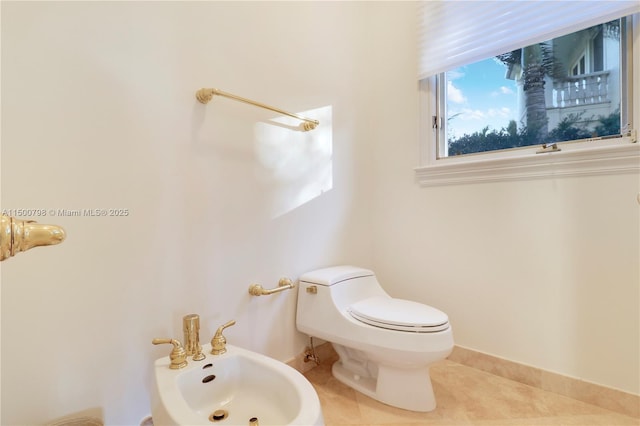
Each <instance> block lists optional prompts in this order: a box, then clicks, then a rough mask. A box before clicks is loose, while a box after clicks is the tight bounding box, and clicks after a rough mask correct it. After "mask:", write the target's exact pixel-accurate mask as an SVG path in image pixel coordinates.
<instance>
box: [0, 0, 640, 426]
mask: <svg viewBox="0 0 640 426" xmlns="http://www.w3.org/2000/svg"><path fill="white" fill-rule="evenodd" d="M1 7H2V90H3V92H2V185H3V186H2V208H4V209H7V208H19V207H26V208H47V209H48V208H55V209H58V208H67V209H82V208H110V207H121V208H128V209H129V210H130V211H131V214H130V215H129V216H128V217H126V218H116V217H114V218H104V217H101V218H95V217H44V218H42V219H41V222H47V221H49V222H52V223H58V224H60V225H63V226H64V227H65V228H66V230H67V232H68V239H67V241H65V242H64V243H63V244H62V245H61V246H58V247H52V248H39V249H33V250H32V251H30V252H28V253H24V254H19V255H18V256H17V257H15V258H13V259H10V260H8V261H7V262H3V265H2V311H1V312H2V368H1V370H2V391H3V392H2V409H3V411H2V424H3V425H4V424H6V425H11V424H37V423H42V422H45V421H47V420H50V419H52V418H55V417H58V416H62V415H65V414H70V413H74V412H79V411H81V410H86V409H91V408H94V409H95V410H96V411H99V412H102V414H103V415H104V418H105V421H106V423H107V424H114V425H124V424H137V422H139V420H140V419H141V418H142V417H143V416H144V415H146V414H147V413H148V411H149V408H148V399H149V396H148V392H149V386H150V373H151V370H150V367H151V363H152V361H153V360H154V359H155V358H158V357H160V356H164V355H165V354H167V353H168V349H169V348H166V347H165V348H162V347H154V346H152V345H151V344H150V340H151V339H152V338H153V337H169V336H172V337H181V334H182V331H181V318H182V316H183V315H185V314H187V313H191V312H195V313H199V314H200V315H201V318H202V332H201V336H202V339H203V340H204V341H206V340H207V339H209V338H210V337H211V335H212V333H213V331H214V330H215V328H216V327H217V326H219V325H220V324H222V323H224V322H226V321H227V320H229V319H232V318H233V319H236V320H237V321H238V324H237V325H235V326H234V327H232V328H230V329H228V331H227V333H226V335H227V337H228V339H229V341H230V342H231V343H235V344H238V345H241V346H245V347H248V348H251V349H254V350H257V351H260V352H263V353H266V354H268V355H271V356H273V357H275V358H277V359H281V360H288V359H290V358H291V357H292V356H294V355H295V354H296V353H298V352H299V351H301V350H302V347H303V346H304V344H305V343H306V340H305V337H304V336H301V335H299V334H298V333H297V332H296V331H295V325H294V315H295V314H294V309H295V294H294V293H293V292H289V293H285V294H281V295H278V296H272V297H269V298H251V297H249V296H248V295H247V288H248V285H249V284H250V283H252V282H259V283H262V284H264V285H265V286H275V285H276V283H277V280H278V278H279V277H281V276H283V275H288V276H290V277H291V278H296V277H297V276H298V275H299V274H300V273H302V272H304V271H306V270H309V269H311V268H315V267H319V266H325V265H329V264H334V263H339V262H349V263H354V264H360V265H363V266H367V267H373V268H374V269H375V270H376V271H377V273H378V275H379V277H380V280H381V282H382V283H383V285H384V287H386V288H387V290H388V291H389V292H390V293H391V294H393V295H394V296H398V297H407V298H413V299H416V300H419V301H422V302H426V303H430V304H432V305H434V306H437V307H439V308H441V309H443V310H444V311H446V312H447V313H448V314H449V316H450V318H451V321H452V323H453V327H454V336H455V339H456V342H457V343H458V344H459V345H462V346H466V347H469V348H471V349H475V350H480V351H484V352H488V353H491V354H494V355H497V356H501V357H504V358H508V359H512V360H514V361H517V362H524V363H529V364H532V365H534V366H537V367H540V368H545V369H549V370H553V371H557V372H559V373H562V374H569V375H573V376H577V377H582V378H584V379H586V380H590V381H593V382H597V383H601V384H605V385H608V386H612V387H616V388H619V389H622V390H627V391H630V392H635V393H639V390H638V383H637V377H638V376H639V374H638V373H639V372H638V365H637V359H639V355H640V354H639V351H638V346H639V342H638V335H639V334H640V333H639V330H638V327H639V326H638V319H639V317H640V315H639V309H638V299H639V296H640V295H639V294H638V282H639V280H640V276H639V275H640V274H639V272H638V258H639V257H640V253H639V252H640V250H639V248H638V237H639V234H640V231H639V229H638V205H637V203H636V201H635V197H636V193H637V192H638V190H639V188H638V186H639V182H638V176H637V175H621V176H602V177H587V178H580V179H576V178H572V179H549V180H539V181H524V182H514V183H496V184H482V185H464V186H462V185H461V186H455V187H442V188H428V189H427V188H420V187H418V186H417V184H416V183H415V182H414V173H413V170H412V168H413V167H415V166H416V165H417V161H418V145H417V142H416V141H417V121H418V98H417V83H416V81H415V75H416V72H415V70H416V57H415V54H416V49H415V34H414V31H415V25H414V5H413V4H412V3H408V2H393V3H381V2H366V3H365V2H326V3H312V2H300V3H297V2H295V3H294V2H285V3H271V2H264V3H261V2H260V3H245V2H239V3H202V2H193V3H178V2H171V3H144V2H139V3H121V2H117V3H116V2H114V3H84V2H83V3H75V2H69V3H6V2H4V3H2V5H1ZM638 56H640V55H638ZM207 86H210V87H219V88H220V89H222V90H227V91H229V92H235V93H237V94H239V95H244V96H247V97H252V98H254V99H257V100H261V101H264V102H268V103H272V104H274V105H276V106H281V107H283V108H285V109H290V110H292V111H298V112H302V111H307V110H312V109H315V108H321V107H327V106H330V107H331V129H332V131H331V133H330V134H331V136H332V139H331V146H332V156H331V166H332V178H333V179H332V189H331V190H329V191H326V192H324V193H323V194H321V195H319V196H317V197H316V198H313V199H311V200H309V201H307V202H306V203H304V204H302V205H300V206H299V207H297V208H295V209H293V210H290V211H288V212H286V213H282V212H283V211H285V210H286V208H283V207H287V206H283V205H282V203H283V200H284V201H286V200H289V199H291V198H292V197H291V194H292V193H293V194H296V192H298V193H300V192H303V190H304V188H300V187H297V186H296V182H298V180H297V179H292V178H291V176H292V175H293V176H296V175H297V173H298V172H297V173H293V172H292V175H288V174H287V173H284V172H283V170H282V169H283V168H284V169H285V171H286V170H288V167H287V166H291V165H292V164H296V160H300V161H302V162H305V161H306V162H307V163H306V164H310V163H309V156H308V155H306V154H308V153H305V152H299V151H296V155H299V156H300V158H296V157H294V158H293V159H292V158H287V159H286V161H284V162H283V164H284V165H285V166H281V165H280V163H278V162H277V161H275V159H274V158H269V157H268V156H265V152H266V153H269V152H270V151H269V149H265V147H267V146H268V145H269V144H270V143H272V142H273V141H269V140H268V141H267V143H262V142H261V141H262V140H263V139H261V137H262V136H264V135H262V134H261V131H262V130H261V129H264V127H265V125H264V124H261V123H259V122H262V121H265V120H269V119H271V118H273V117H274V116H275V115H273V114H271V113H269V112H263V111H260V110H257V109H254V108H252V107H249V106H245V105H242V104H236V103H233V102H232V101H227V100H224V99H216V100H214V103H213V104H209V105H207V106H206V107H204V106H202V105H200V104H198V103H197V102H196V101H195V100H194V95H193V94H194V92H195V90H196V89H198V88H200V87H207ZM636 96H637V95H636ZM256 123H258V124H256ZM321 126H322V124H321ZM272 127H273V126H269V129H271V128H272ZM319 129H320V128H319ZM319 129H318V130H319ZM314 132H315V131H314ZM299 138H300V135H299V134H298V133H296V132H291V133H290V136H289V137H287V136H285V140H284V141H280V142H278V144H276V145H277V147H278V149H279V152H282V151H281V150H280V149H281V148H282V146H283V145H284V146H287V145H289V146H290V145H291V144H293V143H295V142H296V141H298V140H299ZM311 143H312V144H313V146H318V144H320V145H322V143H323V142H322V141H318V140H315V139H312V140H311ZM294 146H295V145H294ZM322 146H323V145H322ZM285 152H289V151H285ZM323 152H324V151H323ZM311 158H316V157H314V156H311ZM312 166H313V167H315V166H316V165H315V164H310V167H312ZM314 170H315V169H314ZM297 176H298V177H300V176H299V175H297ZM313 176H316V175H315V174H314V175H313ZM300 179H302V181H303V182H306V180H307V179H308V177H307V176H306V175H305V174H303V175H302V176H301V177H300ZM307 183H309V184H312V183H313V182H307ZM310 187H311V188H316V189H317V187H314V186H313V185H310ZM274 211H278V212H280V213H279V215H278V216H276V215H274ZM34 402H35V404H34Z"/></svg>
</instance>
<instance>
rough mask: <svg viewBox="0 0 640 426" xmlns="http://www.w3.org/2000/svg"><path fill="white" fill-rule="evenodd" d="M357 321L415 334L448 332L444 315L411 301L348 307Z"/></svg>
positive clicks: (373, 301)
mask: <svg viewBox="0 0 640 426" xmlns="http://www.w3.org/2000/svg"><path fill="white" fill-rule="evenodd" d="M347 311H348V312H349V314H350V315H351V316H352V317H353V318H355V319H356V320H358V321H360V322H363V323H365V324H369V325H371V326H374V327H379V328H386V329H390V330H396V331H407V332H413V333H435V332H438V331H443V330H446V329H448V328H449V317H447V314H445V313H444V312H442V311H439V310H438V309H435V308H432V307H431V306H427V305H423V304H422V303H417V302H412V301H410V300H403V299H394V298H391V297H380V296H376V297H370V298H368V299H364V300H360V301H359V302H356V303H354V304H352V305H351V306H349V308H348V309H347Z"/></svg>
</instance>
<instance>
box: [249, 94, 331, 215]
mask: <svg viewBox="0 0 640 426" xmlns="http://www.w3.org/2000/svg"><path fill="white" fill-rule="evenodd" d="M331 110H332V108H331V106H325V107H321V108H316V109H312V110H309V111H304V112H299V113H298V114H300V115H302V116H304V117H309V118H313V119H316V120H318V121H320V125H319V126H318V127H316V128H315V129H314V130H311V131H308V132H303V131H301V130H299V129H300V127H299V125H300V120H297V119H295V118H291V117H278V118H275V119H273V120H271V121H269V122H266V123H257V124H256V126H255V152H256V157H257V160H258V166H257V170H256V175H257V177H258V179H259V181H260V182H261V183H262V184H263V185H264V186H265V188H266V190H267V191H268V192H269V194H268V195H269V196H268V197H266V198H267V199H268V200H270V204H271V205H270V214H271V218H272V219H274V218H277V217H279V216H282V215H283V214H285V213H287V212H290V211H291V210H293V209H295V208H297V207H300V206H301V205H303V204H305V203H307V202H309V201H311V200H313V199H314V198H316V197H318V196H319V195H322V194H323V193H324V192H326V191H329V190H331V188H332V187H333V170H332V147H333V145H332V143H333V142H332V133H333V132H332V124H331Z"/></svg>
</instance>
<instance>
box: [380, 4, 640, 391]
mask: <svg viewBox="0 0 640 426" xmlns="http://www.w3.org/2000/svg"><path fill="white" fill-rule="evenodd" d="M378 9H383V8H382V7H379V8H378ZM384 14H388V12H385V11H384V10H381V11H380V15H381V16H382V15H384ZM396 27H397V28H405V29H406V31H404V32H403V31H396V32H394V34H393V37H395V39H394V40H392V41H389V42H387V43H386V44H385V43H379V44H377V45H378V46H379V48H378V49H377V50H376V52H375V53H376V54H377V55H378V57H379V61H378V63H379V64H380V66H381V67H380V68H379V69H378V72H377V74H376V76H375V79H376V81H375V82H374V85H375V86H376V87H388V88H391V87H393V89H394V90H393V92H392V91H382V92H375V93H374V94H372V96H376V98H375V99H372V100H371V103H372V104H375V105H378V106H379V108H377V109H376V110H375V111H374V112H373V113H374V114H375V118H372V121H374V122H376V123H377V124H379V125H380V126H379V129H380V131H379V132H377V133H376V136H377V137H376V138H375V139H374V141H375V145H374V167H373V169H374V170H375V174H374V175H373V176H372V181H373V183H374V187H375V188H376V191H375V196H374V202H373V205H372V206H371V211H372V212H373V232H374V261H373V264H374V265H375V268H376V272H377V274H378V277H379V279H380V281H381V282H382V283H383V284H384V286H385V287H387V289H388V290H390V293H392V295H394V296H396V297H403V298H409V299H415V300H418V301H421V302H424V303H428V304H432V305H434V306H437V307H439V308H441V309H442V310H444V311H445V312H447V314H448V315H449V317H450V320H451V322H452V324H453V332H454V339H455V341H456V343H457V344H458V345H461V346H465V347H468V348H471V349H474V350H476V351H482V352H486V353H489V354H492V355H495V356H499V357H503V358H507V359H509V360H513V361H516V362H519V363H525V364H529V365H533V366H536V367H539V368H543V369H546V370H550V371H554V372H558V373H560V374H564V375H568V376H572V377H576V378H580V379H583V380H587V381H590V382H594V383H597V384H601V385H606V386H610V387H613V388H616V389H620V390H623V391H626V392H631V393H635V394H639V393H640V365H639V363H638V360H639V359H640V271H639V268H640V266H639V259H640V227H639V225H640V215H639V212H640V208H639V205H638V201H637V199H636V198H637V196H638V194H639V193H640V180H639V176H638V173H630V174H624V175H616V176H589V177H581V178H549V179H540V180H533V181H527V180H523V181H517V182H501V183H483V184H472V185H456V186H444V187H435V188H420V187H419V186H418V185H417V184H416V183H415V181H414V173H413V170H412V168H413V167H416V166H418V145H417V143H415V142H414V141H415V140H416V129H417V125H416V123H417V121H418V112H417V111H418V110H417V107H415V106H416V105H417V103H418V98H417V94H416V85H415V83H414V82H413V81H412V78H413V77H414V75H415V72H414V70H415V67H413V65H412V64H411V63H412V62H413V61H414V60H415V59H414V57H415V53H414V47H413V46H412V40H413V38H414V36H413V34H411V28H407V27H406V26H405V27H402V26H401V25H397V26H396ZM376 35H378V34H376ZM378 36H379V37H380V38H381V41H382V40H383V39H388V37H389V32H387V33H386V34H380V35H378ZM635 40H636V42H637V43H636V44H637V45H636V48H640V38H639V37H638V32H636V35H635ZM372 42H373V43H374V44H375V41H372ZM638 57H640V49H636V55H635V59H636V69H640V62H638ZM372 60H375V59H372ZM638 89H639V88H638V87H636V91H635V94H634V96H635V104H636V106H637V105H640V96H639V95H638V94H639V93H640V91H639V90H638ZM638 109H639V108H636V123H638V122H640V118H639V117H640V115H638V112H639V111H638ZM387 123H392V126H385V124H387ZM636 127H637V126H636Z"/></svg>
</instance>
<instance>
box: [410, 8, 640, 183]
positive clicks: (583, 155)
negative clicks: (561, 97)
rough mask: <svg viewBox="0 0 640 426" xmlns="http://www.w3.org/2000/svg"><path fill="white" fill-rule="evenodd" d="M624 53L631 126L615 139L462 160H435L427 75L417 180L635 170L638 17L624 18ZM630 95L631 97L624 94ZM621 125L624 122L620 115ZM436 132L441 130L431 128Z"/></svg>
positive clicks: (639, 114)
mask: <svg viewBox="0 0 640 426" xmlns="http://www.w3.org/2000/svg"><path fill="white" fill-rule="evenodd" d="M628 19H629V21H631V22H629V21H627V22H628V23H631V31H627V34H626V43H627V46H628V48H627V54H624V55H622V58H621V68H622V70H623V72H624V73H626V75H627V77H628V78H627V90H626V91H622V93H621V99H620V101H621V103H622V102H624V103H625V104H626V105H627V106H628V108H627V114H628V115H629V118H631V119H632V120H631V123H632V125H633V127H634V128H632V129H623V132H624V131H625V130H628V132H627V134H626V135H623V136H622V137H618V138H596V139H585V140H580V141H568V142H562V143H561V144H560V145H559V148H560V150H556V151H553V152H543V153H538V152H539V151H541V146H540V145H533V146H529V147H522V148H514V149H509V150H500V151H488V152H484V153H477V154H467V155H464V156H453V157H442V158H438V153H437V138H436V133H437V132H438V131H441V130H440V129H437V128H434V123H432V117H433V116H437V117H440V114H437V113H438V112H439V108H442V106H441V105H440V106H439V105H437V97H436V92H435V90H436V84H437V79H436V77H435V76H433V77H428V78H425V79H423V80H420V81H419V82H418V86H419V102H420V123H419V125H420V128H419V134H420V165H419V167H416V168H415V169H414V170H415V173H416V179H417V181H418V183H419V184H420V185H421V186H440V185H451V184H466V183H478V182H499V181H511V180H522V179H538V178H553V177H561V176H588V175H603V174H618V173H629V172H638V171H640V144H638V143H637V130H635V128H637V127H638V125H639V124H640V77H639V76H638V74H640V72H636V73H634V72H633V70H634V69H635V70H636V71H638V70H640V13H636V14H634V15H631V17H630V18H628ZM629 95H631V96H629ZM621 119H622V120H623V123H624V122H625V121H626V122H629V120H628V119H626V118H625V117H621ZM436 127H438V128H440V127H441V126H436Z"/></svg>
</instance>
